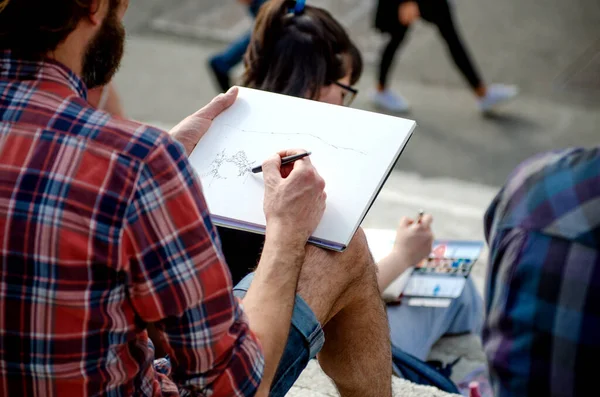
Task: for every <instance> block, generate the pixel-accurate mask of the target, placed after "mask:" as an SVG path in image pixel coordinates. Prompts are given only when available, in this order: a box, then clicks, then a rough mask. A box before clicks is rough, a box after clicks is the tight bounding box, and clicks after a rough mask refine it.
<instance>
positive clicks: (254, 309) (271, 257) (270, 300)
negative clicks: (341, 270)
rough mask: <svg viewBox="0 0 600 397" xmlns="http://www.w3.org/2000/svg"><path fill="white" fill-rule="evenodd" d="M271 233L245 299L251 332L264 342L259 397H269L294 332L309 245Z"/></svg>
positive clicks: (276, 232) (277, 233)
mask: <svg viewBox="0 0 600 397" xmlns="http://www.w3.org/2000/svg"><path fill="white" fill-rule="evenodd" d="M284 233H285V231H278V230H273V229H271V230H269V229H267V233H266V239H265V246H264V248H263V252H262V255H261V259H260V262H259V264H258V267H257V269H256V272H255V274H254V279H253V281H252V285H251V286H250V289H249V290H248V293H247V294H246V296H245V297H244V299H243V304H244V311H245V312H246V314H247V316H248V319H249V321H250V329H251V330H252V332H253V333H254V334H255V335H256V336H257V337H258V339H259V340H260V342H261V345H262V348H263V352H264V356H265V371H264V375H263V378H262V381H261V387H260V389H259V394H258V395H267V394H268V391H269V388H270V385H271V383H272V382H273V377H274V376H275V372H276V370H277V365H278V364H279V360H280V359H281V355H282V354H283V350H284V347H285V344H286V341H287V337H288V334H289V329H290V322H291V318H292V312H293V309H294V302H295V297H296V287H297V285H298V278H299V275H300V269H301V267H302V263H303V261H304V255H305V245H306V244H305V243H304V242H302V241H294V239H288V238H282V237H281V236H282V235H283V234H284Z"/></svg>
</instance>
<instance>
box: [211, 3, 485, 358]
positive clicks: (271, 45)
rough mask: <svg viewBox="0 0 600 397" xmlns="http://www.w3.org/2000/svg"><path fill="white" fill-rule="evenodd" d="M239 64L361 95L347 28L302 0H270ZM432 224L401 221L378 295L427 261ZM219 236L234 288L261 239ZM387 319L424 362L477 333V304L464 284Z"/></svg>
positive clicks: (253, 71) (279, 87) (394, 336)
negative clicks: (441, 303)
mask: <svg viewBox="0 0 600 397" xmlns="http://www.w3.org/2000/svg"><path fill="white" fill-rule="evenodd" d="M244 62H245V66H246V70H245V73H244V76H243V85H245V86H247V87H251V88H256V89H261V90H265V91H271V92H275V93H280V94H286V95H292V96H296V97H301V98H307V99H312V100H316V101H320V102H326V103H330V104H335V105H343V106H349V105H350V104H351V103H352V101H353V100H354V98H355V97H356V95H357V94H358V91H357V90H356V89H355V88H353V87H352V85H353V84H355V83H356V82H357V81H358V79H359V78H360V75H361V73H362V58H361V56H360V53H359V51H358V50H357V48H356V47H355V45H354V44H353V43H352V41H351V40H350V38H349V37H348V35H347V33H346V31H345V30H344V28H343V27H342V26H341V25H340V24H339V23H338V22H337V21H336V20H335V19H334V18H333V17H332V16H331V14H329V12H327V11H326V10H324V9H321V8H317V7H312V6H309V5H305V4H304V1H286V0H270V1H268V2H267V3H266V4H265V5H264V6H263V7H262V8H261V11H260V12H259V14H258V17H257V19H256V24H255V27H254V31H253V33H252V39H251V42H250V45H249V47H248V50H247V52H246V55H245V60H244ZM290 113H291V114H292V115H294V114H293V111H291V112H290ZM294 116H295V115H294ZM303 116H310V115H303ZM365 133H366V132H365ZM431 222H432V218H431V216H429V215H425V216H423V217H422V218H421V219H420V220H411V219H408V218H403V219H402V220H401V221H400V225H399V227H398V230H397V235H396V244H395V247H394V249H393V250H392V253H391V254H390V255H389V256H388V257H387V258H384V259H383V260H382V261H381V262H380V263H379V264H378V267H379V274H378V279H379V280H378V281H379V286H380V289H381V290H382V291H383V290H384V289H385V288H387V286H389V285H390V284H391V283H392V281H394V280H395V279H396V278H397V277H399V276H400V275H401V274H402V273H403V272H404V271H405V270H406V269H408V268H409V267H410V266H412V265H414V264H416V263H418V262H420V261H421V260H422V259H423V258H425V257H427V256H428V254H429V253H430V251H431V245H432V240H433V235H432V232H431V227H430V225H431ZM219 235H220V237H221V242H222V247H223V252H224V255H225V258H226V261H227V264H228V265H229V267H230V269H231V272H232V276H233V281H234V283H236V282H237V281H239V280H240V279H241V278H243V277H244V276H245V275H246V274H247V273H249V272H250V271H252V270H253V268H254V267H255V266H256V264H257V263H258V259H259V257H260V251H261V247H262V245H263V242H264V236H261V235H257V234H252V233H246V232H241V231H237V230H232V229H226V228H219ZM388 317H389V322H390V328H391V340H392V344H393V345H394V346H395V347H396V348H399V349H401V350H403V351H405V352H407V353H409V354H412V355H413V356H415V357H417V358H418V359H420V360H424V359H425V358H426V357H427V355H428V354H429V350H430V349H431V346H432V345H433V343H435V342H436V341H437V340H438V339H439V338H440V337H441V336H442V335H444V334H446V333H448V332H452V333H468V332H478V331H479V328H480V326H481V320H482V303H481V298H480V296H479V294H478V293H477V291H476V290H475V287H474V286H473V283H472V282H471V281H469V283H467V287H466V288H465V291H464V293H463V296H462V297H460V298H458V299H456V300H455V301H454V302H453V303H452V304H451V305H450V307H448V308H445V309H438V308H436V309H433V308H422V307H418V308H415V307H409V306H408V305H395V306H389V307H388Z"/></svg>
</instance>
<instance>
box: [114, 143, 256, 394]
mask: <svg viewBox="0 0 600 397" xmlns="http://www.w3.org/2000/svg"><path fill="white" fill-rule="evenodd" d="M137 178H138V180H137V184H136V190H135V192H134V196H133V197H132V200H131V203H130V205H129V208H128V209H127V226H126V228H125V233H124V241H125V243H124V245H125V246H126V247H127V249H126V251H127V257H128V258H127V260H128V261H129V264H130V269H129V277H130V283H129V295H130V300H131V302H132V305H133V307H134V308H135V311H136V313H137V314H138V316H139V317H140V318H141V320H143V321H144V322H147V323H156V325H157V328H158V329H159V330H161V331H163V333H164V338H165V342H166V343H165V346H164V347H165V348H166V349H167V351H168V353H169V356H170V359H171V361H172V364H173V370H172V379H173V381H174V382H175V383H176V385H177V387H178V388H180V389H187V390H189V391H190V392H192V394H202V395H212V396H250V395H254V394H255V392H256V389H257V387H258V385H259V384H260V379H261V376H262V371H263V367H264V359H263V356H262V352H261V348H260V345H259V343H258V340H257V338H256V337H255V336H254V335H253V334H252V332H251V331H250V328H249V325H248V319H247V318H246V316H245V314H244V312H243V309H242V307H241V306H240V303H239V302H238V301H237V300H236V298H234V296H233V293H232V283H231V276H230V274H229V270H228V269H227V267H226V265H225V262H224V259H223V257H222V254H221V249H220V242H219V239H218V236H217V233H216V230H215V228H214V226H213V225H212V223H211V220H210V217H209V213H208V210H207V206H206V203H205V201H204V197H203V195H202V190H201V187H200V181H199V180H198V178H197V176H196V175H195V173H194V171H193V170H192V169H191V166H190V164H189V162H188V161H187V157H186V156H185V154H184V151H183V150H182V148H181V147H180V145H179V144H178V143H176V142H174V141H172V140H171V139H170V138H169V137H165V138H164V139H163V141H162V143H161V144H160V146H159V147H158V148H156V149H155V151H154V152H153V153H151V154H150V155H149V157H148V158H147V159H146V161H145V163H144V164H143V165H142V166H141V169H140V173H139V175H138V176H137Z"/></svg>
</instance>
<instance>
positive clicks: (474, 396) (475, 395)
mask: <svg viewBox="0 0 600 397" xmlns="http://www.w3.org/2000/svg"><path fill="white" fill-rule="evenodd" d="M469 397H481V394H480V393H479V382H471V383H469Z"/></svg>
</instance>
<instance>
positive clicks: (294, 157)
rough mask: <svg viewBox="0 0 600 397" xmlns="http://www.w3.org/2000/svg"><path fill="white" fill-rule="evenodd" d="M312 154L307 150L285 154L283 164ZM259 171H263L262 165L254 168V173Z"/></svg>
mask: <svg viewBox="0 0 600 397" xmlns="http://www.w3.org/2000/svg"><path fill="white" fill-rule="evenodd" d="M310 154H311V152H306V153H300V154H294V155H293V156H285V157H283V158H282V159H281V165H286V164H289V163H293V162H294V161H296V160H300V159H303V158H304V157H308V156H310ZM259 172H262V165H259V166H258V167H254V168H252V173H254V174H257V173H259Z"/></svg>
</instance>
